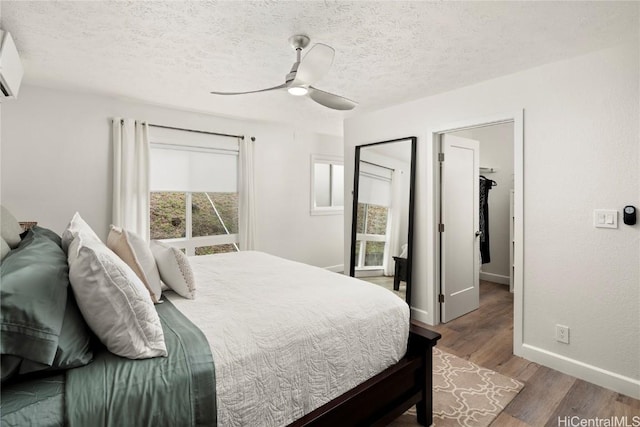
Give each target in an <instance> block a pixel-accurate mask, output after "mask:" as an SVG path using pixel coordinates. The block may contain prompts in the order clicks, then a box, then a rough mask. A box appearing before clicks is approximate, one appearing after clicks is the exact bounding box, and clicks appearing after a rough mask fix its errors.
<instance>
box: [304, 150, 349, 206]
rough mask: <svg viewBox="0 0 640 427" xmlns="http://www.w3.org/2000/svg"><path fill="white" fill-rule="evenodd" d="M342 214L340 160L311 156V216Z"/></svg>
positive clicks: (342, 187)
mask: <svg viewBox="0 0 640 427" xmlns="http://www.w3.org/2000/svg"><path fill="white" fill-rule="evenodd" d="M343 212H344V164H343V161H342V159H341V158H338V157H332V156H322V155H317V154H314V155H312V156H311V214H312V215H330V214H341V213H343Z"/></svg>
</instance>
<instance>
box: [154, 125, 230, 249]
mask: <svg viewBox="0 0 640 427" xmlns="http://www.w3.org/2000/svg"><path fill="white" fill-rule="evenodd" d="M150 140H151V155H150V170H151V173H150V189H151V191H150V212H151V213H150V215H151V217H150V228H151V230H150V232H151V233H150V234H151V238H152V239H157V240H162V241H164V242H166V243H168V244H170V245H172V246H175V247H177V248H180V249H183V250H184V252H185V253H186V254H187V255H207V254H212V253H220V252H233V251H237V250H238V246H237V244H238V187H237V181H238V180H237V175H238V146H237V142H236V141H235V140H233V139H227V140H222V139H221V138H217V137H210V136H209V135H204V134H196V135H191V133H188V132H184V131H176V130H166V129H155V128H154V129H153V133H152V134H151V135H150Z"/></svg>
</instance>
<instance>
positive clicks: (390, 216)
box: [382, 169, 407, 276]
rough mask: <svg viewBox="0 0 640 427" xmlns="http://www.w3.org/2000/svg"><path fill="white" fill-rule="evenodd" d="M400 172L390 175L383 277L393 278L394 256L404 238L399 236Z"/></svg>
mask: <svg viewBox="0 0 640 427" xmlns="http://www.w3.org/2000/svg"><path fill="white" fill-rule="evenodd" d="M402 173H403V172H402V171H401V170H399V169H396V170H394V171H393V173H392V175H391V186H390V187H391V197H390V198H391V203H390V204H389V211H388V213H387V245H386V248H385V251H384V260H383V263H382V266H383V269H384V275H385V276H393V275H394V274H395V262H394V260H393V257H394V256H399V255H400V252H401V246H402V244H403V241H404V240H406V236H402V235H401V228H402V227H401V226H402V224H401V223H402V215H403V214H405V213H406V212H403V206H404V204H405V203H407V202H406V201H405V198H404V197H403V183H402V178H403V177H402Z"/></svg>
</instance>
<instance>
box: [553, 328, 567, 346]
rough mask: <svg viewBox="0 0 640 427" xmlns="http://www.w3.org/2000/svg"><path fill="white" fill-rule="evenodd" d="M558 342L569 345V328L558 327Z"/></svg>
mask: <svg viewBox="0 0 640 427" xmlns="http://www.w3.org/2000/svg"><path fill="white" fill-rule="evenodd" d="M556 341H558V342H562V343H565V344H569V327H568V326H564V325H556Z"/></svg>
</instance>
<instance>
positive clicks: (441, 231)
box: [438, 224, 444, 233]
mask: <svg viewBox="0 0 640 427" xmlns="http://www.w3.org/2000/svg"><path fill="white" fill-rule="evenodd" d="M438 232H439V233H444V224H438Z"/></svg>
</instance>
